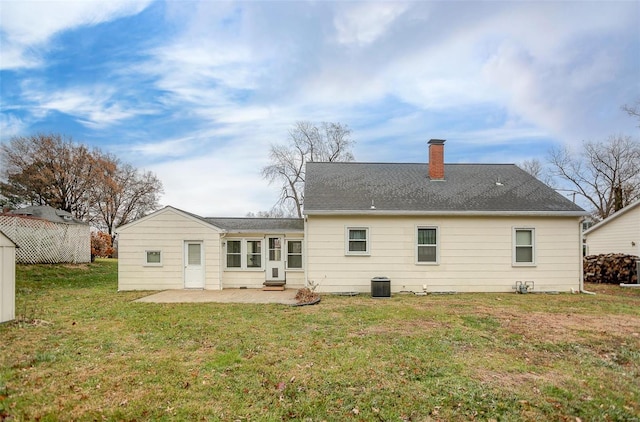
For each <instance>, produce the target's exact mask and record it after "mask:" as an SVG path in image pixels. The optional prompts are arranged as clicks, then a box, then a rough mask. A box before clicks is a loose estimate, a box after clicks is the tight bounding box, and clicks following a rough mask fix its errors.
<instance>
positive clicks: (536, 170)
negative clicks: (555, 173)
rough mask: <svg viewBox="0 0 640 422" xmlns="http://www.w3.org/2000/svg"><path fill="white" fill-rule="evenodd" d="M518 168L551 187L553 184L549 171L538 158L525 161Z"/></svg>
mask: <svg viewBox="0 0 640 422" xmlns="http://www.w3.org/2000/svg"><path fill="white" fill-rule="evenodd" d="M518 167H520V168H521V169H522V170H524V171H526V172H527V173H529V174H530V175H532V176H533V177H535V178H536V179H538V180H541V181H542V182H543V183H545V184H547V185H550V186H551V185H552V184H553V180H552V178H551V176H550V175H549V172H548V170H547V169H546V168H545V166H544V164H543V163H542V162H541V161H540V160H538V159H537V158H532V159H531V160H524V161H523V162H522V163H520V165H519V166H518Z"/></svg>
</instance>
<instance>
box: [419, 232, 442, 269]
mask: <svg viewBox="0 0 640 422" xmlns="http://www.w3.org/2000/svg"><path fill="white" fill-rule="evenodd" d="M420 229H434V230H435V231H436V244H435V245H433V246H434V247H435V248H436V260H435V261H419V260H418V248H419V247H420V246H432V245H419V244H418V237H419V236H418V231H419V230H420ZM414 235H415V239H414V245H415V249H414V253H415V264H416V265H440V229H439V228H438V226H425V225H416V226H415V231H414Z"/></svg>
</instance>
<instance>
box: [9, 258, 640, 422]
mask: <svg viewBox="0 0 640 422" xmlns="http://www.w3.org/2000/svg"><path fill="white" fill-rule="evenodd" d="M115 277H116V266H115V262H113V261H104V260H101V261H98V262H96V263H95V264H91V265H89V266H88V268H65V267H63V266H30V267H19V268H18V280H17V286H18V309H20V310H21V312H20V314H21V315H22V317H21V318H20V320H18V321H16V322H13V323H9V324H3V325H0V336H1V338H2V340H3V341H2V342H0V419H2V418H3V417H4V418H8V419H9V420H11V419H13V420H42V421H46V420H113V421H121V420H131V421H132V420H221V421H227V420H229V421H235V420H243V421H245V420H248V421H250V420H301V421H305V420H306V421H318V420H354V421H355V420H365V421H366V420H374V421H380V420H385V421H387V420H388V421H391V420H414V421H416V420H437V421H440V420H442V421H468V420H525V421H526V420H531V421H534V420H573V421H575V420H576V418H581V419H582V420H584V421H586V420H596V421H598V420H601V421H608V420H619V421H627V420H634V418H637V415H638V414H640V408H639V407H638V403H639V402H640V392H639V391H638V390H639V389H638V388H637V386H638V379H640V339H638V337H637V336H635V335H634V333H636V332H637V331H638V318H640V307H639V306H638V305H639V304H640V297H637V296H628V295H627V294H626V292H624V294H622V295H619V296H617V295H615V294H614V293H615V290H611V292H612V293H607V294H602V295H600V294H599V295H598V296H595V297H594V296H586V295H554V296H545V297H543V296H541V295H515V294H512V295H508V294H503V295H488V294H486V295H485V294H468V295H450V296H422V297H417V296H405V295H398V296H394V297H392V298H390V299H388V300H377V299H371V298H369V297H366V296H365V295H360V296H356V297H339V296H330V295H327V296H323V297H322V301H321V302H320V303H319V304H318V305H316V306H304V307H288V306H281V305H235V304H209V303H202V304H149V303H134V302H133V300H134V299H136V298H138V297H141V296H143V295H144V294H145V293H144V292H121V293H117V292H116V279H115ZM42 321H46V323H42Z"/></svg>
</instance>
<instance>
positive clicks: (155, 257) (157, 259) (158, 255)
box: [144, 249, 162, 267]
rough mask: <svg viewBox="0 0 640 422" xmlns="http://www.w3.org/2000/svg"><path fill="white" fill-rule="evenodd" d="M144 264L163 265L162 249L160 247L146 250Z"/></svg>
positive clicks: (149, 265) (150, 265)
mask: <svg viewBox="0 0 640 422" xmlns="http://www.w3.org/2000/svg"><path fill="white" fill-rule="evenodd" d="M144 265H145V266H147V267H161V266H162V251H161V250H159V249H149V250H146V251H144Z"/></svg>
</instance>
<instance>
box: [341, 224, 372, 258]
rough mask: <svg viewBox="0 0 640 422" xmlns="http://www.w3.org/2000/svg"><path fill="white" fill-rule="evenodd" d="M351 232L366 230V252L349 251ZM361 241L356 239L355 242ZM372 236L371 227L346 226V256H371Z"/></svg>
mask: <svg viewBox="0 0 640 422" xmlns="http://www.w3.org/2000/svg"><path fill="white" fill-rule="evenodd" d="M351 230H364V231H365V239H364V245H365V250H364V251H351V250H349V242H350V241H351V238H350V237H349V232H350V231H351ZM359 240H360V239H355V241H359ZM370 243H371V236H370V234H369V227H366V226H345V228H344V254H345V255H347V256H370V255H371V245H370Z"/></svg>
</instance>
